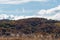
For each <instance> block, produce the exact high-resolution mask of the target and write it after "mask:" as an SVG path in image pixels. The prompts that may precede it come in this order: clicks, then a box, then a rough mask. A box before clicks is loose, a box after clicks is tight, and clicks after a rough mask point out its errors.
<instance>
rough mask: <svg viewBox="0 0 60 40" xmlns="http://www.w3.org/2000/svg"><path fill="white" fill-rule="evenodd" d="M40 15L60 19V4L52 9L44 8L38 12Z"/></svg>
mask: <svg viewBox="0 0 60 40" xmlns="http://www.w3.org/2000/svg"><path fill="white" fill-rule="evenodd" d="M38 15H40V16H42V17H45V18H48V19H56V20H60V16H59V15H60V5H59V6H57V7H55V8H51V9H47V10H45V9H42V10H40V11H39V12H38Z"/></svg>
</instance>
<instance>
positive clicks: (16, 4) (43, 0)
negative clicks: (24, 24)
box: [0, 0, 60, 20]
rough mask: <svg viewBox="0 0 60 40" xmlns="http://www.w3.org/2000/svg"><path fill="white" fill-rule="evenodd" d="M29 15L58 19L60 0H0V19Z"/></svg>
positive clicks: (59, 18) (21, 17) (15, 18)
mask: <svg viewBox="0 0 60 40" xmlns="http://www.w3.org/2000/svg"><path fill="white" fill-rule="evenodd" d="M31 17H39V18H40V17H41V18H47V19H54V20H60V0H0V19H11V20H18V19H24V18H31Z"/></svg>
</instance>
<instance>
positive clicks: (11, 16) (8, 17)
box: [0, 14, 39, 20]
mask: <svg viewBox="0 0 60 40" xmlns="http://www.w3.org/2000/svg"><path fill="white" fill-rule="evenodd" d="M32 17H39V16H35V15H33V16H24V15H23V16H17V15H7V14H0V20H2V19H10V20H18V19H26V18H32Z"/></svg>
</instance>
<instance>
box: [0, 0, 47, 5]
mask: <svg viewBox="0 0 60 40" xmlns="http://www.w3.org/2000/svg"><path fill="white" fill-rule="evenodd" d="M30 1H40V2H46V1H48V0H0V4H21V3H26V2H30Z"/></svg>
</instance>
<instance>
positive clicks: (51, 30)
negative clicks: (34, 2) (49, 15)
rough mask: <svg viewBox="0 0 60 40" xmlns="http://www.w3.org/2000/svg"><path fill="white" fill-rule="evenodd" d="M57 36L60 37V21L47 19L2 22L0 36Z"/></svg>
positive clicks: (0, 21) (0, 22) (5, 20)
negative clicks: (38, 34)
mask: <svg viewBox="0 0 60 40" xmlns="http://www.w3.org/2000/svg"><path fill="white" fill-rule="evenodd" d="M35 33H41V34H44V33H45V34H56V35H60V21H57V20H51V19H50V20H47V19H45V18H27V19H20V20H8V19H4V20H0V36H4V35H5V36H11V34H19V35H21V34H26V35H27V34H35Z"/></svg>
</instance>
